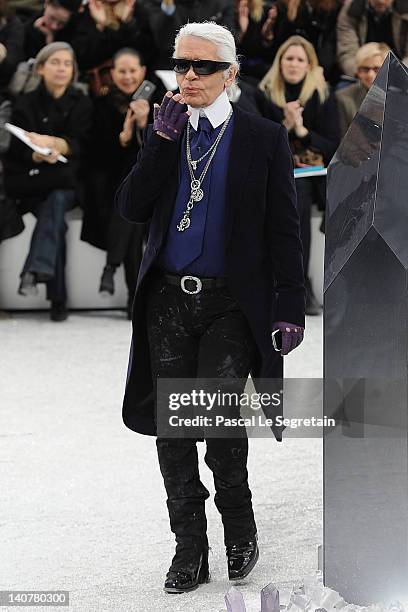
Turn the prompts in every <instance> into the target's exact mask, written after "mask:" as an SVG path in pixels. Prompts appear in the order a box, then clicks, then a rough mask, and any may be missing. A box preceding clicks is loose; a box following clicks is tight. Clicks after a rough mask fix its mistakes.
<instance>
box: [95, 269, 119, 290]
mask: <svg viewBox="0 0 408 612" xmlns="http://www.w3.org/2000/svg"><path fill="white" fill-rule="evenodd" d="M115 272H116V266H111V265H110V264H107V265H106V266H105V267H104V269H103V272H102V276H101V284H100V285H99V293H105V294H109V295H113V294H114V293H115V281H114V280H113V277H114V275H115Z"/></svg>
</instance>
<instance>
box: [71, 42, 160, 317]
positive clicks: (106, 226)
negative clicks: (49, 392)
mask: <svg viewBox="0 0 408 612" xmlns="http://www.w3.org/2000/svg"><path fill="white" fill-rule="evenodd" d="M111 76H112V81H113V87H112V88H111V90H110V91H109V93H108V94H107V95H106V96H104V97H100V98H97V99H96V100H95V116H94V125H93V137H92V150H91V151H90V156H89V157H90V159H89V166H90V168H89V173H88V177H87V181H86V198H85V199H86V207H85V214H84V225H83V229H82V235H81V238H82V239H83V240H85V241H86V242H89V243H90V244H92V245H93V246H96V247H98V248H102V249H104V250H106V251H107V257H106V266H105V268H104V270H103V274H102V278H101V282H100V289H99V290H100V291H101V292H102V293H107V294H110V295H112V294H113V293H114V291H115V286H114V274H115V272H116V269H117V268H118V267H119V266H120V265H121V264H122V263H123V264H124V267H125V277H126V284H127V287H128V290H129V303H128V310H129V309H130V306H131V298H132V296H133V294H134V290H135V287H136V279H137V274H138V270H139V264H140V261H141V258H142V246H143V239H144V236H145V234H146V225H145V224H143V223H142V224H132V223H129V222H127V221H125V220H124V219H122V217H120V216H119V214H118V212H116V211H115V210H114V207H113V198H114V193H115V191H116V189H117V187H118V186H119V184H120V182H121V181H122V179H123V178H124V177H125V176H126V175H127V174H128V172H129V171H130V169H131V167H132V166H133V164H134V163H135V160H136V156H137V152H138V150H139V147H140V143H141V134H142V130H143V129H144V128H145V127H146V125H147V122H148V120H149V116H150V104H149V102H148V101H147V100H146V99H139V100H137V101H132V96H133V95H134V93H135V92H136V91H137V90H138V88H139V87H140V85H141V84H142V82H143V80H144V79H145V76H146V66H145V65H144V61H143V59H142V58H141V56H140V54H139V53H138V52H137V51H135V50H134V49H128V48H125V49H121V50H120V51H118V52H117V53H116V55H115V56H114V60H113V68H112V70H111ZM149 78H150V77H149ZM156 92H158V94H156ZM156 92H155V94H154V97H153V101H155V100H156V99H159V100H160V99H161V98H162V97H163V93H164V92H163V90H160V88H159V87H158V88H157V89H156ZM157 95H158V97H157Z"/></svg>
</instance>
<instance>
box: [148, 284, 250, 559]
mask: <svg viewBox="0 0 408 612" xmlns="http://www.w3.org/2000/svg"><path fill="white" fill-rule="evenodd" d="M147 326H148V337H149V345H150V358H151V364H152V373H153V377H154V378H156V377H164V378H196V377H198V378H220V377H221V378H227V377H231V378H241V379H246V378H247V376H248V374H249V371H250V369H251V364H252V360H253V356H254V341H253V338H252V334H251V331H250V329H249V325H248V322H247V320H246V319H245V317H244V315H243V313H242V311H241V310H240V308H239V306H238V304H237V303H236V301H235V300H234V299H233V298H232V296H231V294H230V293H229V291H228V289H226V288H225V289H223V288H222V289H221V288H219V289H211V290H203V291H202V292H200V293H199V294H197V295H187V294H186V293H184V292H183V291H182V290H181V288H180V287H175V286H172V285H168V284H166V283H165V281H162V280H160V279H159V280H157V279H156V280H155V281H154V282H153V283H152V285H151V286H150V288H149V292H148V298H147ZM196 442H197V440H195V439H185V438H184V439H180V438H177V439H170V438H169V439H164V438H158V439H157V452H158V457H159V463H160V469H161V473H162V475H163V479H164V485H165V488H166V492H167V496H168V499H167V507H168V511H169V517H170V525H171V529H172V531H173V533H174V534H175V536H176V541H177V549H176V556H175V557H174V559H173V565H172V569H181V568H184V569H186V563H187V566H188V563H189V562H191V564H192V566H194V563H195V562H196V560H197V557H198V555H199V554H200V552H201V550H202V548H203V547H204V546H206V545H207V536H206V527H207V523H206V517H205V500H206V499H207V498H208V497H209V492H208V490H207V489H206V487H205V486H204V485H203V483H202V482H201V480H200V475H199V469H198V455H197V447H196ZM206 445H207V448H206V454H205V462H206V464H207V465H208V467H209V468H210V469H211V471H212V473H213V477H214V485H215V489H216V494H215V499H214V501H215V504H216V506H217V508H218V510H219V512H220V514H221V517H222V521H223V525H224V540H225V544H226V545H231V544H235V543H239V542H244V541H248V540H250V539H252V538H253V537H254V535H255V533H256V526H255V520H254V515H253V510H252V502H251V491H250V489H249V486H248V472H247V467H246V463H247V454H248V440H247V438H246V436H245V437H240V438H234V439H215V438H207V439H206Z"/></svg>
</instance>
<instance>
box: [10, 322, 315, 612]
mask: <svg viewBox="0 0 408 612" xmlns="http://www.w3.org/2000/svg"><path fill="white" fill-rule="evenodd" d="M321 324H322V318H321V317H309V318H308V321H307V335H306V339H305V341H304V343H303V345H302V346H301V347H300V348H299V349H297V350H296V351H295V352H294V353H293V354H292V355H290V356H289V357H287V358H286V375H287V376H291V377H320V376H321V375H322V345H321V336H322V330H321ZM129 339H130V324H129V322H128V321H126V320H125V319H124V315H123V313H122V312H116V311H112V312H82V313H74V314H71V316H70V318H69V320H68V321H67V322H66V323H62V324H56V323H52V322H50V321H49V319H48V314H47V313H24V314H23V313H20V314H13V315H12V316H11V318H5V319H2V320H0V372H1V374H0V376H1V393H0V397H1V410H0V442H1V444H0V470H1V471H0V474H1V476H0V490H1V505H0V541H1V561H0V590H5V589H7V590H12V589H15V590H16V589H30V590H34V589H38V590H60V589H62V590H68V591H70V608H59V609H62V610H63V609H67V610H68V609H69V610H70V611H74V612H91V611H92V612H94V611H115V612H125V611H126V612H127V611H132V612H167V611H169V612H219V611H221V610H225V604H224V594H225V592H226V591H227V590H228V588H229V586H230V583H229V582H228V580H227V567H226V558H225V551H224V546H223V535H222V528H221V521H220V517H219V515H218V513H217V510H216V508H215V506H214V504H213V501H212V499H210V500H208V502H207V516H208V522H209V539H210V545H211V546H212V551H211V556H210V565H211V573H212V581H211V582H210V583H209V584H208V585H203V586H201V587H200V588H199V589H198V590H196V591H194V592H193V593H190V594H183V595H167V594H165V593H164V592H162V584H163V580H164V577H165V574H166V571H167V569H168V565H169V563H170V560H171V557H172V556H173V548H174V544H173V535H172V533H171V532H170V530H169V527H168V518H167V509H166V505H165V492H164V487H163V484H162V479H161V475H160V472H159V469H158V465H157V459H156V449H155V443H154V439H153V438H149V437H144V436H139V435H137V434H135V433H133V432H131V431H129V430H128V429H126V428H125V426H124V425H123V423H122V420H121V397H122V391H123V384H124V379H125V374H126V365H127V356H128V346H129ZM199 447H200V453H201V456H202V455H203V451H204V448H203V447H204V445H203V444H200V445H199ZM201 471H202V479H203V482H204V483H205V485H206V486H207V487H208V488H209V490H210V491H211V492H212V493H213V484H212V477H211V473H210V472H209V470H208V468H207V467H206V466H205V464H204V463H203V462H202V470H201ZM249 473H250V485H251V489H252V492H253V501H254V509H255V515H256V519H257V525H258V532H259V544H260V550H261V557H260V560H259V562H258V565H257V566H256V568H255V569H254V571H253V572H252V573H251V575H250V576H249V577H248V579H247V580H246V582H245V583H243V584H241V585H239V587H238V588H239V589H240V590H241V591H242V592H243V594H244V596H245V600H246V603H247V611H248V612H259V609H260V604H259V601H260V598H259V590H260V589H261V588H262V587H263V586H265V585H266V584H267V583H269V582H271V581H272V582H274V583H275V584H276V585H277V586H278V587H279V588H280V589H286V588H291V587H292V586H293V585H298V584H299V583H300V581H301V579H302V578H303V577H304V576H306V575H310V574H313V573H314V572H315V570H316V569H317V546H318V544H320V543H321V542H322V441H321V440H320V439H287V440H285V441H284V443H282V444H277V443H276V442H274V441H273V440H270V439H263V440H262V439H255V440H251V442H250V459H249ZM2 609H5V608H2ZM10 609H11V608H10ZM20 609H21V608H20ZM23 609H27V608H23ZM34 609H35V610H50V609H55V608H45V607H44V608H43V607H36V608H34Z"/></svg>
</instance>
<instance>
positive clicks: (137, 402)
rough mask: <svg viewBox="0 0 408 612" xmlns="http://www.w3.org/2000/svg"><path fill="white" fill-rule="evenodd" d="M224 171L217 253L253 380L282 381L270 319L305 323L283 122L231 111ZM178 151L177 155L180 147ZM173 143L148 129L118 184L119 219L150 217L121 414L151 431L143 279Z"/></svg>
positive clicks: (167, 199) (173, 164)
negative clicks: (246, 331)
mask: <svg viewBox="0 0 408 612" xmlns="http://www.w3.org/2000/svg"><path fill="white" fill-rule="evenodd" d="M234 113H235V115H234V116H235V120H234V126H233V135H232V143H231V153H230V159H229V164H228V175H227V202H226V224H225V225H226V235H225V253H226V269H227V281H228V285H229V289H230V291H231V293H232V295H233V296H234V298H235V299H236V301H237V302H238V303H239V305H240V307H241V309H242V311H243V312H244V314H245V315H246V317H247V320H248V322H249V325H250V327H251V330H252V333H253V337H254V340H255V342H256V346H257V349H258V355H257V359H256V365H255V367H254V370H253V372H251V374H252V376H253V377H261V378H268V377H275V378H278V377H281V376H282V371H283V366H282V357H281V356H280V354H279V353H277V352H276V351H275V350H274V349H273V346H272V342H271V330H272V325H273V323H274V322H275V321H287V322H290V323H294V324H296V325H302V326H304V301H305V300H304V284H303V282H304V275H303V267H302V247H301V242H300V237H299V216H298V212H297V207H296V190H295V185H294V178H293V161H292V155H291V152H290V149H289V145H288V137H287V132H286V130H285V128H284V127H282V126H281V125H280V124H278V123H274V122H273V121H270V120H268V119H263V118H262V117H258V116H257V115H253V114H250V113H246V112H244V111H242V110H240V109H239V108H236V107H234ZM184 154H185V153H184ZM180 155H181V145H180V141H179V142H172V141H169V140H166V139H164V138H162V137H160V136H158V135H157V134H155V133H154V132H152V130H151V129H150V130H148V131H147V137H146V140H145V143H144V145H143V147H142V148H141V150H140V151H139V155H138V159H137V163H136V165H135V166H134V168H133V169H132V170H131V172H130V173H129V175H128V176H127V177H126V179H125V180H124V181H123V182H122V184H121V185H120V187H119V189H118V191H117V194H116V202H117V205H118V207H119V210H120V212H121V214H122V216H123V217H124V218H125V219H127V220H129V221H133V222H137V223H141V222H144V221H147V220H149V219H151V225H150V234H149V241H148V244H147V248H146V251H145V254H144V258H143V261H142V264H141V267H140V272H139V278H138V283H137V288H136V294H135V299H134V303H133V316H132V320H133V337H132V346H131V350H130V357H129V366H128V375H127V381H126V391H125V397H124V402H123V420H124V423H125V425H126V426H127V427H129V428H130V429H132V430H133V431H137V432H139V433H143V434H148V435H155V433H156V431H155V423H154V393H153V380H152V375H151V370H150V356H149V346H148V341H147V330H146V322H145V297H146V295H145V294H146V291H145V287H146V279H147V278H148V277H149V271H150V270H151V268H152V267H153V266H154V263H155V260H156V258H157V255H158V253H159V251H160V249H161V247H162V245H163V242H164V239H165V236H166V231H167V227H168V224H169V222H170V218H171V214H172V207H173V205H174V202H175V198H176V194H177V189H178V181H179V178H178V168H179V157H180Z"/></svg>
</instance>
